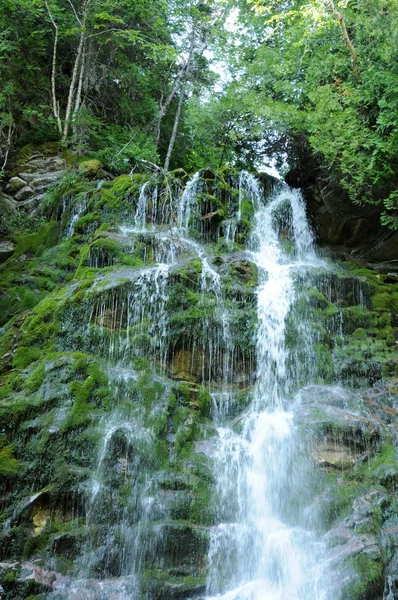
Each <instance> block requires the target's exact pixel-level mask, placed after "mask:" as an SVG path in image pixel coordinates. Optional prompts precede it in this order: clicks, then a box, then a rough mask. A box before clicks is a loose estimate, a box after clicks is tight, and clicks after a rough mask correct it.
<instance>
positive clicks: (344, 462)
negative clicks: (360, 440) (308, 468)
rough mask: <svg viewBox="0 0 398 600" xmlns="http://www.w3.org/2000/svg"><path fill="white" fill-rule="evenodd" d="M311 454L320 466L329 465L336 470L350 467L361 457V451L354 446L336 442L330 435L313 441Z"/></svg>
mask: <svg viewBox="0 0 398 600" xmlns="http://www.w3.org/2000/svg"><path fill="white" fill-rule="evenodd" d="M312 455H313V457H314V460H315V462H316V463H317V464H318V465H319V466H320V467H326V468H328V467H330V468H333V469H338V470H341V469H343V470H347V469H350V468H352V467H353V466H354V465H355V463H356V462H357V460H359V459H360V458H361V457H362V453H361V452H356V451H355V449H354V448H352V447H349V446H345V445H342V444H339V443H336V440H335V439H334V438H332V437H331V436H326V437H325V438H324V439H323V440H321V441H318V442H315V443H314V445H313V447H312Z"/></svg>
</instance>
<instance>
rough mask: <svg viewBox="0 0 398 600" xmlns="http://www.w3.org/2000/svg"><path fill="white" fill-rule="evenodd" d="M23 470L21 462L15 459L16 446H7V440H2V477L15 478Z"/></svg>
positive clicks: (0, 473)
mask: <svg viewBox="0 0 398 600" xmlns="http://www.w3.org/2000/svg"><path fill="white" fill-rule="evenodd" d="M20 468H21V464H20V462H19V461H18V460H17V459H16V458H15V457H14V446H13V445H9V446H7V445H6V438H5V436H3V437H2V438H0V475H1V476H2V477H15V476H16V475H18V473H19V471H20Z"/></svg>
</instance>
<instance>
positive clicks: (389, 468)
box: [352, 440, 398, 487]
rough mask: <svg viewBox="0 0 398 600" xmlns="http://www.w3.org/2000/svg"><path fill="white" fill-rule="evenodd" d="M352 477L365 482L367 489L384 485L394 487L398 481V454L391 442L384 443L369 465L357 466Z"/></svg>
mask: <svg viewBox="0 0 398 600" xmlns="http://www.w3.org/2000/svg"><path fill="white" fill-rule="evenodd" d="M352 477H354V478H356V479H357V480H359V481H361V482H363V484H364V485H366V486H367V487H371V486H374V485H384V486H386V487H390V486H392V487H394V486H395V481H396V480H398V460H397V452H396V450H395V447H394V445H393V443H392V442H391V441H387V440H386V441H384V443H383V445H382V446H381V448H380V450H379V451H378V452H377V454H375V456H374V457H373V458H372V459H371V460H370V461H369V462H367V463H364V464H362V465H357V466H356V467H355V469H354V471H353V474H352Z"/></svg>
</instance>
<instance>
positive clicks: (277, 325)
mask: <svg viewBox="0 0 398 600" xmlns="http://www.w3.org/2000/svg"><path fill="white" fill-rule="evenodd" d="M244 182H245V186H246V187H247V186H248V185H250V189H251V194H250V195H251V197H252V199H253V204H254V208H255V218H254V227H253V233H252V238H251V243H250V247H251V256H252V260H253V261H254V263H255V264H256V265H257V267H258V271H259V286H258V289H257V312H258V333H257V377H256V383H255V385H254V389H253V393H252V404H251V407H250V409H249V410H248V411H247V412H246V414H245V415H244V416H243V417H242V419H241V422H240V423H239V426H238V429H239V433H236V432H235V431H234V428H233V427H232V428H231V427H226V426H225V425H224V424H223V425H222V426H220V427H219V445H218V451H217V455H216V460H215V464H216V467H215V472H216V473H217V484H216V488H217V494H218V498H219V514H218V519H219V521H220V524H219V525H217V526H215V527H214V528H213V532H212V539H211V545H210V551H209V563H210V575H209V578H208V593H209V596H208V598H210V597H212V598H216V597H217V598H222V599H223V600H285V599H288V598H289V599H292V600H293V599H295V600H323V599H325V598H326V597H327V595H326V589H327V586H326V585H325V584H324V585H323V586H322V584H321V575H322V558H321V557H322V545H321V544H320V543H319V542H317V541H316V539H315V536H314V535H313V534H312V533H311V531H310V530H309V529H307V528H306V523H305V519H304V518H303V512H304V508H305V504H301V507H300V501H299V502H298V504H299V510H297V496H299V495H300V494H301V493H302V486H303V485H305V482H303V481H302V480H300V479H301V478H300V477H299V478H298V480H297V481H296V482H295V481H294V475H293V474H292V471H293V470H294V462H295V461H298V460H299V452H300V449H299V445H298V440H297V437H296V435H295V428H294V422H293V414H292V413H291V412H288V408H289V406H288V404H289V400H290V401H291V395H292V389H294V380H293V376H294V368H293V369H292V368H289V365H288V359H289V350H288V348H287V346H286V340H285V337H286V324H287V317H288V314H289V311H290V310H291V307H292V305H293V303H294V300H295V289H294V274H295V272H297V271H308V269H309V268H311V267H313V266H319V264H320V262H319V261H318V260H317V259H316V256H315V254H314V249H313V236H312V233H311V231H310V229H309V227H308V223H307V220H306V217H305V211H304V205H303V200H302V198H301V196H300V194H299V192H297V191H294V190H293V191H292V190H289V189H287V188H282V189H281V190H280V191H277V192H275V193H274V195H273V197H272V198H271V200H270V201H269V202H268V203H267V204H264V201H263V199H262V194H261V191H260V188H259V185H258V183H257V182H256V180H255V179H254V178H253V177H251V176H249V174H245V176H244ZM241 184H242V182H241ZM239 205H240V206H241V199H240V200H239ZM286 208H287V209H288V211H289V212H290V218H289V221H290V223H289V228H290V230H291V231H290V233H291V237H292V238H293V240H294V246H295V249H294V258H293V257H292V256H289V255H287V253H286V252H285V251H284V249H283V245H282V243H281V241H280V239H279V236H278V234H279V231H278V222H277V220H278V219H277V212H278V210H279V211H280V210H281V209H283V210H286ZM300 333H301V335H303V334H304V331H303V328H301V331H300ZM308 336H310V330H309V329H308V330H307V332H306V333H305V334H304V337H307V338H308ZM305 341H306V343H309V341H310V340H308V339H307V340H305ZM303 342H304V340H303ZM235 429H236V425H235ZM300 460H303V458H302V457H300ZM297 471H299V469H297ZM296 486H297V487H296ZM304 496H305V494H304ZM304 502H305V500H304ZM300 512H301V513H302V514H301V515H300Z"/></svg>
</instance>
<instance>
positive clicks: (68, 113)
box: [62, 0, 90, 142]
mask: <svg viewBox="0 0 398 600" xmlns="http://www.w3.org/2000/svg"><path fill="white" fill-rule="evenodd" d="M89 3H90V0H86V1H85V3H84V12H83V20H82V23H81V26H82V32H81V34H80V40H79V45H78V48H77V52H76V59H75V64H74V65H73V71H72V79H71V82H70V86H69V94H68V103H67V105H66V112H65V123H64V131H63V136H62V141H63V142H64V141H65V140H66V138H67V137H68V133H69V125H70V121H71V117H72V106H73V99H74V96H75V87H76V81H77V74H78V71H79V65H80V62H81V60H82V55H83V49H84V44H85V41H86V21H87V9H88V5H89ZM81 76H82V77H83V73H82V72H81Z"/></svg>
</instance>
